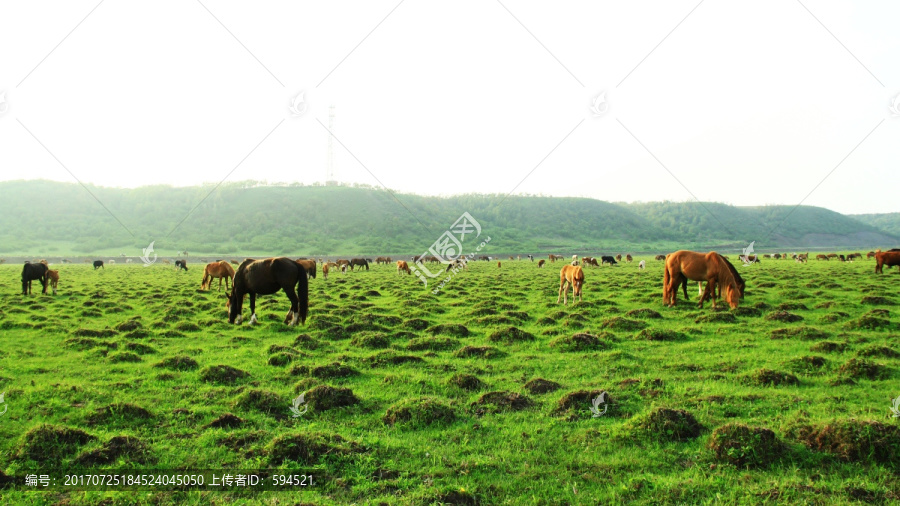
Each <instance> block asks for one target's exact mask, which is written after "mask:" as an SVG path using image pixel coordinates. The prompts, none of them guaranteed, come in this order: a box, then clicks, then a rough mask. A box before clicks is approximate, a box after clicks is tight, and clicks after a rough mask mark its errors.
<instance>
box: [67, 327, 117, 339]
mask: <svg viewBox="0 0 900 506" xmlns="http://www.w3.org/2000/svg"><path fill="white" fill-rule="evenodd" d="M116 334H118V332H116V331H115V330H113V329H100V330H96V329H76V330H73V331H72V335H73V336H76V337H112V336H114V335H116Z"/></svg>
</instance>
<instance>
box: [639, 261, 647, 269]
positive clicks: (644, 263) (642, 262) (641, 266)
mask: <svg viewBox="0 0 900 506" xmlns="http://www.w3.org/2000/svg"><path fill="white" fill-rule="evenodd" d="M646 264H647V262H646V261H645V260H641V262H640V263H639V264H638V269H643V268H644V266H645V265H646Z"/></svg>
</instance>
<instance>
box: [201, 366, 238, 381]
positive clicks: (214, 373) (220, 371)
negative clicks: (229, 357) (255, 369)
mask: <svg viewBox="0 0 900 506" xmlns="http://www.w3.org/2000/svg"><path fill="white" fill-rule="evenodd" d="M248 376H250V374H249V373H247V372H246V371H242V370H240V369H238V368H236V367H231V366H230V365H223V364H219V365H213V366H209V367H205V368H203V369H201V370H200V381H202V382H204V383H218V384H220V385H233V384H235V383H237V382H238V381H239V380H242V379H244V378H246V377H248Z"/></svg>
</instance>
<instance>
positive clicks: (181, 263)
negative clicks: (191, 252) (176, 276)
mask: <svg viewBox="0 0 900 506" xmlns="http://www.w3.org/2000/svg"><path fill="white" fill-rule="evenodd" d="M178 269H184V270H185V271H187V260H175V270H176V271H177V270H178Z"/></svg>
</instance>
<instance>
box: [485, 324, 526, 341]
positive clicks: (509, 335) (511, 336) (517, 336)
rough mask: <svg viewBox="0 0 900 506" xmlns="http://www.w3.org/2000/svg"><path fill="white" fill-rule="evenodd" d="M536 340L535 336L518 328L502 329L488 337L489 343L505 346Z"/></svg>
mask: <svg viewBox="0 0 900 506" xmlns="http://www.w3.org/2000/svg"><path fill="white" fill-rule="evenodd" d="M534 339H535V337H534V334H531V333H529V332H525V331H524V330H522V329H519V328H517V327H507V328H505V329H500V330H497V331H495V332H493V333H491V335H489V336H488V341H491V342H493V343H496V342H502V343H505V344H512V343H517V342H523V341H534Z"/></svg>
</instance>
